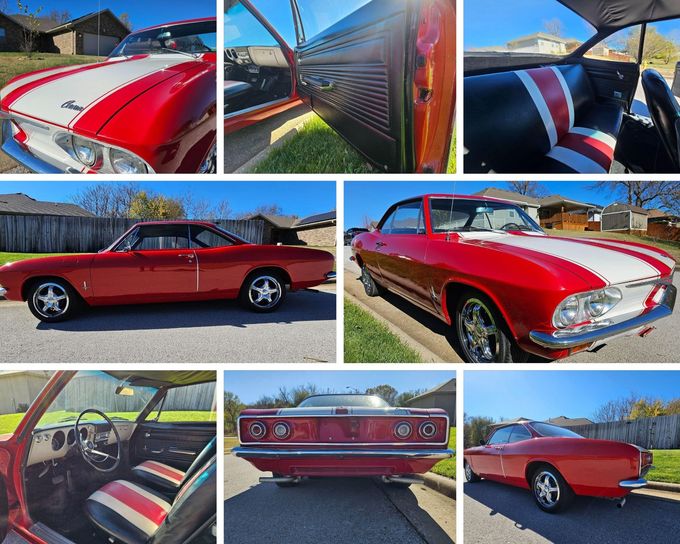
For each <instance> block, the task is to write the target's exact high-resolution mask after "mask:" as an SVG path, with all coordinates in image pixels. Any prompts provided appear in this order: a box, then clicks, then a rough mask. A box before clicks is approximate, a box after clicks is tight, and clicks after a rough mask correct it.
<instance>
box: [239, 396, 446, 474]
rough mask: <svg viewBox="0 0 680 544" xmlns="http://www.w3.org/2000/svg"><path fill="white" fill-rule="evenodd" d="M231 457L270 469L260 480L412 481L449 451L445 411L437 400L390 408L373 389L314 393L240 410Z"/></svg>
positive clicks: (264, 469)
mask: <svg viewBox="0 0 680 544" xmlns="http://www.w3.org/2000/svg"><path fill="white" fill-rule="evenodd" d="M238 437H239V442H240V443H241V446H240V447H237V448H234V449H232V453H233V454H234V455H236V456H237V457H242V458H244V459H247V460H248V461H250V462H251V463H252V464H253V465H254V466H255V467H257V468H258V469H259V470H261V471H264V472H267V471H270V472H272V474H273V476H272V477H262V478H260V481H261V482H275V483H276V484H278V485H279V486H282V487H289V486H291V485H295V484H297V483H299V482H300V479H301V478H303V477H308V476H310V477H311V476H347V477H356V476H380V477H382V479H383V481H385V482H389V483H392V484H395V485H397V486H408V485H410V484H411V483H415V482H418V481H420V480H418V479H417V478H415V477H414V476H413V475H414V474H420V473H425V472H427V471H428V470H430V469H431V468H432V467H433V466H434V465H435V464H436V463H437V462H438V461H440V460H442V459H448V458H449V457H451V456H452V455H453V453H454V452H453V451H451V450H449V449H448V442H449V417H448V415H447V413H446V412H445V411H444V410H440V409H437V408H432V409H416V408H391V407H390V406H389V405H388V404H387V403H386V402H385V401H384V400H383V399H381V398H380V397H376V396H373V395H354V394H343V395H312V396H310V397H307V398H306V399H305V400H304V401H302V402H301V403H300V404H299V405H298V406H297V407H296V408H281V409H277V408H274V409H266V410H254V409H247V410H244V411H243V412H241V415H240V416H239V419H238Z"/></svg>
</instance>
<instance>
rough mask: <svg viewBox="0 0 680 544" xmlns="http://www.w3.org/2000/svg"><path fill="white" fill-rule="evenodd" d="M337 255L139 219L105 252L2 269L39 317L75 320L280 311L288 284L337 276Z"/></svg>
mask: <svg viewBox="0 0 680 544" xmlns="http://www.w3.org/2000/svg"><path fill="white" fill-rule="evenodd" d="M333 262H334V257H333V255H331V254H330V253H327V252H325V251H320V250H316V249H309V248H305V247H296V246H267V245H258V244H251V243H249V242H247V241H246V240H243V239H242V238H240V237H238V236H237V235H235V234H232V233H230V232H227V231H225V230H222V229H221V228H220V227H218V226H217V225H213V224H212V223H204V222H198V221H174V222H151V223H139V224H137V225H135V226H133V227H132V228H131V229H130V230H128V231H127V232H126V233H125V234H123V235H122V236H121V237H120V238H118V240H116V241H115V242H114V243H113V244H111V246H109V247H108V248H106V249H104V250H102V251H100V252H99V253H83V254H77V255H67V256H57V257H44V258H40V259H29V260H25V261H18V262H14V263H9V264H6V265H4V266H2V267H0V296H3V295H4V296H5V297H6V298H7V299H9V300H16V301H26V302H27V303H28V307H29V309H30V310H31V312H32V313H33V315H35V316H36V317H37V318H38V319H40V320H41V321H44V322H47V323H54V322H57V321H63V320H65V319H69V318H70V317H72V316H73V315H74V313H75V312H76V311H77V310H78V309H79V307H81V306H82V305H83V304H86V305H88V306H110V305H116V304H144V303H154V302H181V301H196V300H214V299H236V298H238V299H239V301H240V302H241V304H242V305H243V306H245V307H246V308H248V309H250V310H252V311H255V312H271V311H274V310H276V309H277V308H278V307H279V306H280V305H281V303H282V302H283V301H284V299H285V297H286V291H287V289H290V290H292V291H296V290H299V289H306V288H309V287H313V286H315V285H319V284H321V283H323V282H325V281H326V280H328V279H329V278H332V277H334V276H335V273H334V272H333Z"/></svg>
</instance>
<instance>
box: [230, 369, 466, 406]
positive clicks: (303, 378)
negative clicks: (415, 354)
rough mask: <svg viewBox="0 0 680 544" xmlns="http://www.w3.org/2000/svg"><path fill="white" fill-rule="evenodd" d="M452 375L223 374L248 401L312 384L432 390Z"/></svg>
mask: <svg viewBox="0 0 680 544" xmlns="http://www.w3.org/2000/svg"><path fill="white" fill-rule="evenodd" d="M454 376H455V372H453V371H446V372H444V371H439V370H436V371H435V370H432V371H422V370H420V371H412V370H404V371H401V370H379V371H374V370H312V371H305V370H275V371H272V370H248V371H241V370H239V371H227V372H225V373H224V390H225V391H231V392H232V393H236V394H237V395H238V396H239V398H240V399H241V401H242V402H244V403H246V404H250V403H252V402H255V401H256V400H257V399H259V398H260V397H261V396H262V395H273V394H275V393H277V392H278V390H279V388H280V387H295V386H296V385H306V384H309V383H313V384H315V385H316V386H317V387H319V388H320V389H327V388H331V389H333V390H335V391H336V392H338V393H342V392H345V391H347V390H348V389H347V388H350V389H354V388H357V389H360V390H365V389H366V388H368V387H374V386H376V385H382V384H389V385H391V386H392V387H394V388H395V389H396V390H397V391H399V392H400V393H403V392H404V391H412V390H414V389H431V388H432V387H435V386H436V385H439V384H442V383H444V382H446V381H448V380H450V379H451V378H453V377H454Z"/></svg>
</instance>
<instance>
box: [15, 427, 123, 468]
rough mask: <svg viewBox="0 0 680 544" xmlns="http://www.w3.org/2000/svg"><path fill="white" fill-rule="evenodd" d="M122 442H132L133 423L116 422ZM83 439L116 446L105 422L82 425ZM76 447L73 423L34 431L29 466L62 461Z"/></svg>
mask: <svg viewBox="0 0 680 544" xmlns="http://www.w3.org/2000/svg"><path fill="white" fill-rule="evenodd" d="M114 425H115V426H116V429H117V430H118V434H119V435H120V439H121V441H122V442H126V441H128V440H130V438H131V437H132V433H133V432H134V429H135V425H136V424H135V423H134V422H132V421H114ZM80 433H81V438H82V439H83V440H89V441H91V442H94V443H95V444H98V445H108V444H114V443H115V442H116V435H115V434H114V433H113V432H112V431H111V429H110V428H109V424H108V423H105V422H103V421H102V422H101V423H99V422H88V423H82V424H81V425H80ZM75 446H76V436H75V431H74V429H73V423H71V424H68V425H67V424H63V425H59V424H58V425H50V426H46V427H43V428H41V429H36V430H34V431H33V436H32V437H31V451H30V452H29V454H28V465H35V464H37V463H44V462H47V461H54V460H57V459H62V458H64V457H66V455H67V454H68V453H69V452H70V451H71V449H72V448H74V447H75Z"/></svg>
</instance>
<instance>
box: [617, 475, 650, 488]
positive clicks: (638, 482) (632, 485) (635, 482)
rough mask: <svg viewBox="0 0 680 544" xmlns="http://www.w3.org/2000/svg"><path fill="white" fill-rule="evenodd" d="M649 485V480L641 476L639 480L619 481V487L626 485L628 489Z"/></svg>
mask: <svg viewBox="0 0 680 544" xmlns="http://www.w3.org/2000/svg"><path fill="white" fill-rule="evenodd" d="M646 485H647V480H645V479H644V478H639V479H637V480H621V481H620V482H619V487H625V488H626V489H639V488H641V487H645V486H646Z"/></svg>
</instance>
